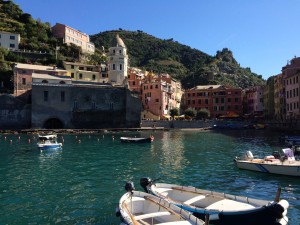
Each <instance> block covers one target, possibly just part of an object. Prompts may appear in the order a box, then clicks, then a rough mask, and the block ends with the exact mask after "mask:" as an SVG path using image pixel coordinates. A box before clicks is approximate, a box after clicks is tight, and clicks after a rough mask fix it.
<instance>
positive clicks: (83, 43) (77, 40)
mask: <svg viewBox="0 0 300 225" xmlns="http://www.w3.org/2000/svg"><path fill="white" fill-rule="evenodd" d="M51 30H52V32H53V36H54V37H56V38H61V39H62V40H63V43H66V44H70V43H72V44H74V45H77V46H79V47H81V49H82V51H83V52H85V53H94V52H95V45H94V44H93V43H92V42H90V36H89V35H87V34H85V33H82V32H80V31H78V30H75V29H74V28H72V27H69V26H67V25H64V24H60V23H56V24H55V25H54V26H53V27H52V28H51Z"/></svg>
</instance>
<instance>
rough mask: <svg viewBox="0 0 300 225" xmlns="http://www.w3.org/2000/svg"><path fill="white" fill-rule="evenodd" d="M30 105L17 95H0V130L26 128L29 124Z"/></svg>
mask: <svg viewBox="0 0 300 225" xmlns="http://www.w3.org/2000/svg"><path fill="white" fill-rule="evenodd" d="M30 115H31V107H30V105H28V104H26V102H23V101H22V100H20V99H19V98H17V97H14V96H12V95H9V94H2V95H0V130H2V129H27V128H30V124H31V117H30Z"/></svg>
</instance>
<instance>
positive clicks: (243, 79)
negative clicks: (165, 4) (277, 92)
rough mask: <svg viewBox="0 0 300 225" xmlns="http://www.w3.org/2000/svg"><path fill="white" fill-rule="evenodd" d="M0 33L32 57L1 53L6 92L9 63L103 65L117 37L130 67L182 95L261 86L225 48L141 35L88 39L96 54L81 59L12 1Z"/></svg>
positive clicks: (2, 7)
mask: <svg viewBox="0 0 300 225" xmlns="http://www.w3.org/2000/svg"><path fill="white" fill-rule="evenodd" d="M0 30H1V31H7V32H12V33H19V34H20V35H21V42H20V46H19V48H20V49H22V50H26V51H29V50H30V51H31V52H35V53H31V54H28V52H27V53H23V52H14V51H7V50H5V49H2V48H0V67H1V68H0V84H1V82H4V83H5V87H9V90H10V91H11V90H12V89H11V87H12V84H9V85H8V84H7V82H8V80H10V82H11V81H12V78H11V74H12V65H13V63H15V62H21V63H32V64H42V65H57V66H61V65H62V61H63V60H66V61H72V62H75V61H80V60H82V59H83V58H84V59H85V60H86V61H87V63H90V64H94V65H95V64H99V63H101V62H106V61H107V58H106V56H105V55H103V51H107V50H108V48H109V47H110V46H111V44H112V42H113V39H114V38H115V36H116V34H119V35H120V37H121V38H122V39H123V41H124V43H125V44H126V46H127V48H128V54H129V63H130V66H134V67H138V68H141V69H145V70H148V71H153V72H155V73H169V74H170V75H171V76H172V77H173V78H175V79H178V80H179V81H181V82H182V85H183V88H184V89H188V88H192V87H194V86H196V85H207V84H224V85H230V86H234V87H241V88H245V87H248V86H252V85H256V84H264V82H265V81H264V80H263V79H262V77H261V76H260V75H257V74H255V73H252V72H251V70H250V68H242V67H240V65H239V64H238V63H237V62H236V60H235V59H234V57H233V54H232V52H231V51H230V50H229V49H227V48H224V49H223V50H222V51H218V52H217V53H216V55H215V56H210V55H208V54H206V53H204V52H201V51H199V50H197V49H192V48H191V47H189V46H186V45H182V44H180V43H178V42H176V41H174V40H173V39H172V38H171V39H167V40H162V39H159V38H156V37H154V36H151V35H149V34H146V33H144V32H143V31H140V30H138V31H134V32H133V31H125V30H122V29H119V30H114V31H105V32H102V33H99V34H96V35H92V36H91V41H92V42H94V43H95V46H96V48H97V49H96V52H95V54H94V55H84V54H83V53H82V51H81V49H80V48H79V47H77V46H76V45H70V46H67V45H65V44H63V43H62V40H58V39H56V38H55V37H53V35H52V32H51V25H50V24H49V23H48V22H46V23H43V22H41V20H40V19H37V20H35V19H33V18H32V16H31V15H30V14H28V13H24V12H23V11H22V10H21V9H20V7H19V6H18V5H16V4H14V3H13V1H5V0H0ZM102 49H104V50H102ZM41 53H45V54H41ZM82 56H84V57H82ZM5 74H6V75H5ZM8 74H9V75H8Z"/></svg>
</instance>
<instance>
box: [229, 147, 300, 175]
mask: <svg viewBox="0 0 300 225" xmlns="http://www.w3.org/2000/svg"><path fill="white" fill-rule="evenodd" d="M234 162H235V164H236V166H237V167H238V168H240V169H245V170H253V171H259V172H263V173H274V174H280V175H287V176H297V177H299V176H300V161H299V160H296V159H295V156H294V151H293V149H291V148H284V149H282V154H280V153H273V155H269V156H265V157H264V158H256V157H254V156H253V154H252V152H251V151H247V152H246V153H245V155H244V156H243V157H241V158H239V157H236V158H235V159H234Z"/></svg>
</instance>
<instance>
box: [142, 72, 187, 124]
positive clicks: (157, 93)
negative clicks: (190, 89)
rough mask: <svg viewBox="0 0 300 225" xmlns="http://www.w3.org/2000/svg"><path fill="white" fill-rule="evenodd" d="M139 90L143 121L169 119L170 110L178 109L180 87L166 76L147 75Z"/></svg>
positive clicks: (180, 93)
mask: <svg viewBox="0 0 300 225" xmlns="http://www.w3.org/2000/svg"><path fill="white" fill-rule="evenodd" d="M141 88H142V90H141V99H142V105H143V110H144V112H143V116H142V118H143V119H148V118H151V119H169V118H170V115H169V112H170V109H172V108H179V107H180V100H181V95H182V90H181V85H180V83H179V82H177V81H175V80H174V79H172V78H171V77H170V76H169V75H168V74H162V75H154V74H153V73H149V74H147V75H146V76H145V78H144V80H143V81H142V86H141Z"/></svg>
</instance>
